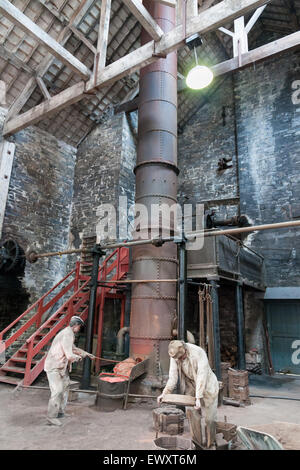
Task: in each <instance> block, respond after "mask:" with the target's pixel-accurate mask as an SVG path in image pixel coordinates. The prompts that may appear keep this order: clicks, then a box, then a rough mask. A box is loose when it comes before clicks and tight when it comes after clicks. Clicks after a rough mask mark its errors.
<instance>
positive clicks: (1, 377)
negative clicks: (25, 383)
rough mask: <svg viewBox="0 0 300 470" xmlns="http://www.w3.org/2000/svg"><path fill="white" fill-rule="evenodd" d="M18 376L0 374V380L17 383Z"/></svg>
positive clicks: (18, 380) (18, 381)
mask: <svg viewBox="0 0 300 470" xmlns="http://www.w3.org/2000/svg"><path fill="white" fill-rule="evenodd" d="M20 381H21V379H20V377H10V376H8V375H0V382H4V383H7V384H12V385H18V384H19V383H20Z"/></svg>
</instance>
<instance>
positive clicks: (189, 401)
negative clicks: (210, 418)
mask: <svg viewBox="0 0 300 470" xmlns="http://www.w3.org/2000/svg"><path fill="white" fill-rule="evenodd" d="M162 402H163V403H168V404H170V405H180V406H195V404H196V398H195V397H192V396H190V395H179V394H175V393H172V394H167V395H165V396H164V397H163V399H162Z"/></svg>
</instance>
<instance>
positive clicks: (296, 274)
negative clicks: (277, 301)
mask: <svg viewBox="0 0 300 470" xmlns="http://www.w3.org/2000/svg"><path fill="white" fill-rule="evenodd" d="M299 79H300V57H299V54H298V53H297V52H293V53H289V54H285V55H283V56H281V57H277V58H274V59H271V60H268V61H265V62H263V63H262V64H258V65H256V67H255V70H254V69H253V68H252V67H251V68H248V69H246V70H244V71H242V72H239V73H238V74H237V78H236V109H237V135H238V153H239V170H240V171H239V180H240V197H241V211H242V212H243V213H246V214H247V215H248V216H249V218H250V219H251V222H252V223H253V224H268V223H274V222H279V221H282V222H285V221H290V220H295V219H299V217H300V204H299V196H300V186H299V181H300V173H299V169H300V149H299V135H300V100H299V92H298V91H297V89H298V88H299V83H300V82H299V83H298V82H297V80H299ZM299 235H300V231H299V229H294V228H291V229H289V230H287V229H284V230H278V231H263V232H257V233H254V234H252V235H250V236H249V237H248V240H247V244H249V245H250V246H251V247H252V248H254V249H256V250H258V251H259V252H260V253H261V254H262V255H263V256H264V257H265V262H266V283H267V285H268V286H269V287H271V286H296V285H298V284H299V280H300V262H299V259H300V258H299V256H300V237H299Z"/></svg>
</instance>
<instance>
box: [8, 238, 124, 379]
mask: <svg viewBox="0 0 300 470" xmlns="http://www.w3.org/2000/svg"><path fill="white" fill-rule="evenodd" d="M80 264H81V263H80V262H77V263H76V267H75V269H73V270H72V271H71V272H70V273H69V274H67V275H66V276H65V277H64V278H63V279H62V280H61V281H59V282H58V283H57V284H56V285H55V286H54V287H53V288H52V289H50V290H49V291H48V292H47V293H46V294H44V295H43V296H42V297H41V298H40V299H39V300H37V301H36V302H35V303H34V304H33V305H32V306H31V307H29V308H28V309H27V310H26V311H25V312H24V313H23V314H22V315H20V316H19V317H18V318H17V319H16V320H14V321H13V322H12V323H11V324H10V325H9V326H8V327H7V328H5V330H3V331H2V332H0V340H2V339H3V336H4V334H6V333H7V332H9V331H10V330H11V329H12V328H13V327H14V326H15V325H17V324H18V322H19V321H20V320H21V319H23V318H24V317H25V316H26V315H27V314H29V313H30V312H33V311H34V309H36V313H35V314H33V316H32V317H31V318H30V319H29V320H28V321H27V322H26V323H25V324H24V325H22V326H21V327H20V328H19V329H18V330H17V331H16V332H15V333H14V334H13V335H12V336H11V337H10V338H8V339H7V340H6V341H4V342H3V344H4V347H5V349H7V348H8V347H9V346H10V345H11V344H12V343H13V342H14V341H15V340H17V339H18V338H19V337H20V336H21V335H22V334H23V333H24V332H26V331H27V330H28V329H29V328H30V327H31V326H32V325H33V324H34V323H35V324H36V328H37V330H36V331H35V332H34V333H33V334H32V335H31V336H30V338H28V339H27V341H26V343H25V345H23V346H22V347H21V348H20V349H19V350H18V351H17V352H16V353H15V354H14V355H13V356H12V357H11V358H10V359H9V360H8V361H7V363H6V364H4V366H3V368H4V369H5V367H11V364H10V362H12V363H13V362H18V361H14V358H15V359H19V360H20V359H26V364H25V369H24V372H21V371H20V373H23V374H24V379H23V384H24V385H26V386H29V385H30V384H31V383H32V382H33V381H34V380H35V379H36V378H37V377H38V375H39V374H40V373H41V372H42V370H43V368H44V362H45V358H46V355H44V357H42V358H41V359H39V360H34V358H35V357H36V356H37V355H38V354H41V353H43V352H44V351H43V348H44V347H45V346H46V345H47V344H49V342H50V341H51V340H52V339H53V338H54V336H55V335H56V334H57V333H58V331H59V330H61V329H62V328H63V327H64V326H65V325H66V324H67V323H68V322H69V320H70V318H71V317H72V316H73V315H79V316H80V317H81V318H82V319H83V320H86V318H87V315H88V299H89V295H90V293H89V291H85V290H84V289H86V287H87V286H88V283H89V281H90V277H89V276H82V275H81V274H80ZM128 265H129V249H128V248H125V247H121V248H117V249H116V250H115V251H114V252H112V253H111V255H109V256H108V257H107V258H106V259H105V260H104V262H103V264H102V265H101V266H100V268H99V275H98V280H99V281H101V280H106V279H107V276H110V280H120V279H122V278H124V276H125V275H126V274H127V272H128ZM72 275H74V279H73V280H72V281H71V282H69V283H68V284H67V285H65V286H64V285H63V283H64V282H65V281H66V280H67V279H69V278H70V277H71V276H72ZM79 281H84V283H83V284H82V285H81V287H79ZM60 285H62V288H61V290H60V291H59V292H58V293H57V294H56V295H55V296H54V297H53V298H52V299H50V300H49V301H48V302H47V303H46V304H44V301H45V299H46V298H47V297H48V295H49V294H51V293H52V292H53V291H54V290H55V289H56V288H57V287H59V286H60ZM115 287H116V285H115V284H113V283H112V284H110V285H109V286H108V287H99V290H98V294H97V303H96V308H97V309H99V307H100V312H99V320H98V338H99V341H98V347H97V356H98V357H99V356H100V355H101V354H100V353H101V349H102V330H103V318H104V303H105V298H108V297H109V298H119V299H121V302H122V303H121V319H120V328H122V327H123V326H124V317H125V295H124V294H120V293H116V292H114V288H115ZM72 290H73V294H72V295H71V296H70V297H69V298H68V299H67V300H66V301H65V302H64V303H63V305H62V306H61V307H60V308H59V309H58V310H56V311H55V312H54V313H53V314H52V315H51V316H50V317H49V318H48V319H47V320H46V321H45V322H44V323H43V324H42V325H41V322H42V317H43V315H44V314H45V313H46V312H47V311H49V309H50V308H51V307H53V305H55V303H56V302H57V301H58V300H60V299H61V298H62V297H63V296H64V295H65V294H66V293H68V292H71V291H72ZM84 305H86V307H85V308H84V310H83V311H81V308H82V307H83V306H84ZM47 329H48V330H49V331H48V332H46V333H45V330H47ZM26 347H27V350H26ZM99 351H100V353H99V354H98V352H99ZM20 353H22V354H24V356H20V355H19V354H20ZM99 365H100V363H99V361H98V367H99ZM32 366H34V367H32ZM14 367H16V366H13V367H12V368H14ZM3 374H4V375H6V372H5V370H3V371H2V370H1V368H0V381H1V376H3ZM21 381H22V380H21V379H20V382H21Z"/></svg>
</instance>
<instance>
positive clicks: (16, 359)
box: [9, 357, 38, 364]
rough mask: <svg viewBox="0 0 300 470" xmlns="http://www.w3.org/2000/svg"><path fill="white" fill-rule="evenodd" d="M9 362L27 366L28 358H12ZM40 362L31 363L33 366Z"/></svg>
mask: <svg viewBox="0 0 300 470" xmlns="http://www.w3.org/2000/svg"><path fill="white" fill-rule="evenodd" d="M9 361H12V362H20V363H21V364H26V361H27V358H26V357H11V358H10V359H9ZM37 363H38V361H31V364H37Z"/></svg>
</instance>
